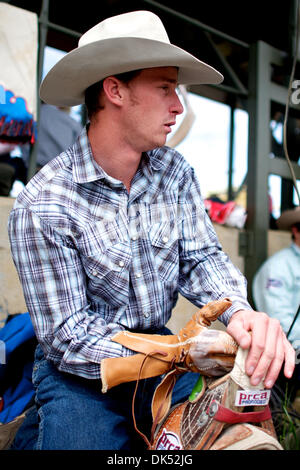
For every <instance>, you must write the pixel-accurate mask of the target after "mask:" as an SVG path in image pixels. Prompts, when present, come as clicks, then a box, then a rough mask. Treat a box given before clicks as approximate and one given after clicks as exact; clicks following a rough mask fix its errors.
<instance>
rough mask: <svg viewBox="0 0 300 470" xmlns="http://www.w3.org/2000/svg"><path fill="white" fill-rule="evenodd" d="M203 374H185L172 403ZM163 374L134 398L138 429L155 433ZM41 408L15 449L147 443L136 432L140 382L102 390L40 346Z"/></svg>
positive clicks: (139, 446)
mask: <svg viewBox="0 0 300 470" xmlns="http://www.w3.org/2000/svg"><path fill="white" fill-rule="evenodd" d="M197 379H198V374H193V373H187V374H184V375H183V376H181V377H180V378H179V379H178V380H177V383H176V386H175V388H174V391H173V400H172V405H173V404H175V403H180V402H182V401H184V400H185V399H186V398H187V397H188V395H189V394H190V392H191V390H192V387H193V385H194V384H195V382H196V380H197ZM160 380H161V378H160V377H156V378H153V379H146V380H141V381H140V382H139V387H138V392H137V395H136V400H135V405H136V406H135V417H136V422H137V426H138V429H139V430H140V431H142V432H143V433H144V434H146V435H147V437H148V438H149V436H150V428H151V424H152V419H151V400H152V397H153V392H154V390H155V387H156V386H157V385H158V383H159V382H160ZM33 383H34V386H35V388H36V405H37V406H36V408H35V409H34V408H31V409H30V410H29V412H28V414H27V418H26V419H25V421H24V423H23V425H22V426H21V428H20V429H19V431H18V433H17V436H16V438H15V441H14V444H13V446H12V449H14V450H17V449H18V450H121V449H122V450H131V451H139V450H140V451H142V450H145V449H146V444H145V442H144V440H143V439H142V438H141V436H139V435H138V433H137V432H136V431H135V429H134V426H133V419H132V411H131V406H132V398H133V393H134V388H135V382H132V383H127V384H122V385H119V386H117V387H115V388H113V389H111V390H109V391H108V392H107V393H105V394H103V393H102V392H101V382H100V381H99V380H88V379H84V378H79V377H76V376H72V375H70V374H66V373H61V372H59V371H58V370H57V369H56V368H55V367H54V366H53V365H52V364H51V363H50V362H48V361H47V360H45V358H44V355H43V353H42V350H41V348H40V346H38V347H37V351H36V360H35V366H34V372H33Z"/></svg>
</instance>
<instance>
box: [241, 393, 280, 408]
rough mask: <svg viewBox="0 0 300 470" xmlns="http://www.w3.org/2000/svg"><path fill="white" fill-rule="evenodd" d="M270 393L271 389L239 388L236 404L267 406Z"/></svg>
mask: <svg viewBox="0 0 300 470" xmlns="http://www.w3.org/2000/svg"><path fill="white" fill-rule="evenodd" d="M270 395H271V390H238V391H237V392H236V395H235V406H266V405H267V404H268V403H269V400H270Z"/></svg>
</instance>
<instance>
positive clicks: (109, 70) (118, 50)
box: [40, 11, 223, 106]
mask: <svg viewBox="0 0 300 470" xmlns="http://www.w3.org/2000/svg"><path fill="white" fill-rule="evenodd" d="M166 66H175V67H179V73H178V81H179V83H180V84H184V85H188V84H204V83H205V84H208V83H210V84H219V83H221V82H222V80H223V76H222V75H221V74H220V73H219V72H218V71H217V70H215V69H214V68H213V67H211V66H209V65H207V64H205V63H204V62H201V61H200V60H198V59H197V58H196V57H194V56H193V55H191V54H189V53H188V52H186V51H184V50H183V49H180V48H179V47H177V46H174V45H173V44H171V43H170V41H169V38H168V35H167V33H166V30H165V28H164V26H163V24H162V22H161V20H160V19H159V17H158V16H156V15H155V14H154V13H151V12H149V11H133V12H130V13H125V14H122V15H118V16H114V17H112V18H108V19H106V20H104V21H101V23H99V24H97V25H96V26H94V27H93V28H91V29H90V30H89V31H87V32H86V33H85V34H83V36H81V38H80V40H79V43H78V47H77V48H76V49H74V50H72V51H71V52H69V53H68V54H66V55H65V56H64V57H63V58H62V59H61V60H60V61H59V62H57V64H56V65H55V66H54V67H53V68H52V69H51V70H50V71H49V73H48V74H47V75H46V77H45V78H44V80H43V82H42V84H41V87H40V97H41V99H42V100H43V101H45V102H46V103H49V104H52V105H56V106H76V105H79V104H82V103H84V92H85V90H86V89H87V88H88V87H89V86H90V85H92V84H94V83H96V82H98V81H100V80H102V79H103V78H105V77H108V76H109V75H114V74H119V73H123V72H129V71H131V70H138V69H144V68H150V67H166Z"/></svg>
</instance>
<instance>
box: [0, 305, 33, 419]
mask: <svg viewBox="0 0 300 470" xmlns="http://www.w3.org/2000/svg"><path fill="white" fill-rule="evenodd" d="M33 338H35V333H34V330H33V326H32V323H31V320H30V316H29V313H22V314H18V315H14V316H12V317H11V319H10V320H9V321H8V322H6V324H5V325H4V327H3V328H1V329H0V341H1V350H2V351H1V362H4V363H1V364H0V385H1V382H2V383H3V381H4V379H5V377H6V376H7V372H8V371H7V369H8V368H9V367H11V365H10V358H11V357H12V354H13V353H14V352H15V351H16V350H17V348H19V347H20V346H22V345H23V344H24V343H26V341H28V340H31V339H33ZM3 350H4V352H5V354H3ZM3 358H4V360H3ZM24 361H25V359H24ZM18 365H19V366H20V368H21V376H20V379H19V381H18V383H17V384H15V383H13V384H11V385H10V384H8V386H7V387H6V389H5V390H4V392H3V393H2V400H3V408H2V411H1V412H0V422H1V423H8V422H10V421H12V420H13V419H14V418H16V417H17V416H19V415H20V414H21V413H22V412H23V411H24V409H25V408H26V406H27V404H28V403H29V402H30V400H31V399H32V397H33V396H34V389H33V385H32V380H31V377H32V368H33V358H32V361H31V360H29V361H28V358H27V359H26V361H25V362H24V364H22V357H20V363H19V364H18ZM9 372H10V375H12V374H13V372H14V371H9Z"/></svg>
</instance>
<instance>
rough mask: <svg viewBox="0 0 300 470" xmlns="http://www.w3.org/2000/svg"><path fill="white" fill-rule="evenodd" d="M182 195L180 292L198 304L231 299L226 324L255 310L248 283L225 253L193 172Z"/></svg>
mask: <svg viewBox="0 0 300 470" xmlns="http://www.w3.org/2000/svg"><path fill="white" fill-rule="evenodd" d="M182 188H183V189H182V190H181V192H180V200H179V213H180V216H179V218H180V222H179V223H180V240H179V246H180V288H179V291H180V293H181V294H182V295H183V296H184V297H186V298H187V299H189V300H190V301H191V302H192V303H194V304H195V305H197V306H199V307H202V306H203V305H204V304H206V303H207V302H210V301H212V300H219V299H222V298H224V297H229V298H230V299H231V301H232V306H231V307H230V308H229V309H228V310H227V311H226V312H224V314H223V315H221V316H220V317H219V320H221V321H222V322H223V323H224V324H225V325H227V324H228V322H229V320H230V318H231V316H232V315H233V313H235V312H236V311H238V310H240V309H250V310H252V308H251V306H250V304H249V303H248V301H247V282H246V279H245V277H244V276H243V275H242V273H241V272H240V271H239V269H238V268H237V267H235V266H234V265H233V263H232V262H231V261H230V259H229V257H228V256H227V254H226V253H225V252H224V251H223V250H222V247H221V244H220V242H219V241H218V238H217V235H216V232H215V230H214V227H213V225H212V223H211V220H210V218H209V216H208V215H207V213H206V211H205V207H204V202H203V199H202V196H201V192H200V187H199V183H198V180H197V178H196V176H195V175H194V171H193V169H190V171H189V173H188V174H186V175H185V179H184V181H183V182H182Z"/></svg>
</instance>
